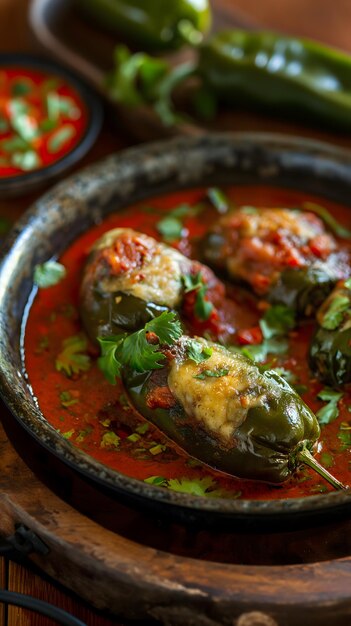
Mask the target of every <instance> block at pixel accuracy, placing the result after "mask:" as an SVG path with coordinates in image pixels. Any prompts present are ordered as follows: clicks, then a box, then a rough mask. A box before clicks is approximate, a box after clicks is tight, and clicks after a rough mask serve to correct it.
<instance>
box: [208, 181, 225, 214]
mask: <svg viewBox="0 0 351 626" xmlns="http://www.w3.org/2000/svg"><path fill="white" fill-rule="evenodd" d="M207 197H208V199H209V200H210V202H211V203H212V204H213V206H214V208H215V209H216V211H218V213H220V214H222V215H223V214H224V213H227V211H228V210H229V207H230V203H229V199H228V198H227V196H226V194H225V193H224V191H222V189H219V188H218V187H210V188H209V189H207Z"/></svg>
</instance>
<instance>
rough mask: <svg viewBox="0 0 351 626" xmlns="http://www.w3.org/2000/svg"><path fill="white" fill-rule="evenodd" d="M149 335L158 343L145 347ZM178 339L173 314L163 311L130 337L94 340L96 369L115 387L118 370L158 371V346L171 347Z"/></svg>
mask: <svg viewBox="0 0 351 626" xmlns="http://www.w3.org/2000/svg"><path fill="white" fill-rule="evenodd" d="M149 332H150V333H154V334H155V335H156V336H157V337H158V339H159V343H157V344H151V343H148V341H147V333H149ZM181 335H182V328H181V324H180V321H179V320H178V319H177V315H176V313H173V312H171V311H169V312H167V311H164V312H163V313H161V315H159V316H158V317H155V318H154V319H152V320H150V322H147V323H146V324H145V327H144V328H142V329H141V330H138V331H136V332H135V333H132V334H130V335H128V334H127V333H123V334H122V335H116V336H113V337H98V341H99V343H100V347H101V356H100V358H99V360H98V364H99V367H100V369H101V371H102V372H103V374H104V375H105V377H106V378H107V380H108V381H109V382H110V383H111V384H115V383H116V377H120V375H121V369H122V367H130V368H132V369H133V370H135V371H137V372H147V371H149V370H153V369H159V368H161V367H162V363H161V361H164V359H165V356H164V354H163V353H162V352H160V351H159V348H160V344H165V345H169V346H170V345H173V344H174V343H175V341H177V339H179V338H180V336H181Z"/></svg>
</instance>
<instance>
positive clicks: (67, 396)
mask: <svg viewBox="0 0 351 626" xmlns="http://www.w3.org/2000/svg"><path fill="white" fill-rule="evenodd" d="M60 401H61V404H62V406H64V407H65V409H67V408H68V407H70V406H73V404H77V402H79V400H78V398H74V397H73V396H72V394H71V393H70V391H61V393H60Z"/></svg>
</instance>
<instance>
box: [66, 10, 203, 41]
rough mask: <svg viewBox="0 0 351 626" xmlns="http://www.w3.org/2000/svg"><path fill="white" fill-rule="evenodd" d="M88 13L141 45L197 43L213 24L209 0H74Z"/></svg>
mask: <svg viewBox="0 0 351 626" xmlns="http://www.w3.org/2000/svg"><path fill="white" fill-rule="evenodd" d="M75 3H76V4H77V5H78V6H79V8H80V9H81V10H82V12H84V13H85V14H86V15H87V16H88V17H90V18H93V19H94V21H95V22H97V23H98V24H100V25H101V26H103V27H105V28H106V29H108V30H109V31H112V32H116V33H117V34H119V35H121V36H123V37H124V38H125V39H126V40H127V41H130V42H132V43H134V44H135V45H137V46H138V47H139V48H141V49H143V48H146V49H152V50H163V49H173V48H178V47H180V46H181V45H182V44H183V43H185V42H186V43H190V44H195V45H196V44H198V43H199V42H200V41H201V40H202V37H203V34H204V33H206V32H207V30H208V29H209V27H210V24H211V10H210V4H209V2H208V0H168V1H167V2H166V3H165V1H164V0H75Z"/></svg>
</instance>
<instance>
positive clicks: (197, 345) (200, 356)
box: [186, 339, 213, 364]
mask: <svg viewBox="0 0 351 626" xmlns="http://www.w3.org/2000/svg"><path fill="white" fill-rule="evenodd" d="M186 352H187V357H188V359H190V360H191V361H195V363H197V364H199V363H202V362H203V361H207V359H209V358H210V356H211V355H212V352H213V348H211V347H210V346H206V345H204V344H203V343H201V342H200V341H196V339H188V341H187V344H186Z"/></svg>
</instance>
